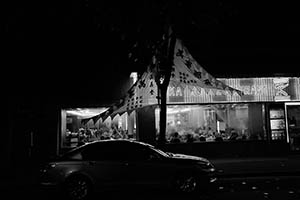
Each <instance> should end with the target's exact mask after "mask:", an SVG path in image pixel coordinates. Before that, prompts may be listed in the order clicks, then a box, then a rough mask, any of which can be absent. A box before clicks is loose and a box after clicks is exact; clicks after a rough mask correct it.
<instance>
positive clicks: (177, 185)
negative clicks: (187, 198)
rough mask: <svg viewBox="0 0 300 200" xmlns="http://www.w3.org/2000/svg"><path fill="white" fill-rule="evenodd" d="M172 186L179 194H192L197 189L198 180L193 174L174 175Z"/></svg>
mask: <svg viewBox="0 0 300 200" xmlns="http://www.w3.org/2000/svg"><path fill="white" fill-rule="evenodd" d="M173 186H174V187H173V188H174V189H175V191H177V192H179V193H181V194H193V193H195V192H197V191H198V188H199V180H198V177H197V176H195V175H193V174H182V175H180V176H176V177H175V179H174V181H173Z"/></svg>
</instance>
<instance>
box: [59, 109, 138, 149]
mask: <svg viewBox="0 0 300 200" xmlns="http://www.w3.org/2000/svg"><path fill="white" fill-rule="evenodd" d="M105 111H106V108H76V109H63V110H62V111H61V145H60V146H61V147H62V148H69V147H76V146H79V145H81V144H84V143H86V142H91V141H95V140H104V139H125V138H126V139H135V138H136V131H135V130H136V117H135V112H132V113H130V115H128V113H124V114H122V115H116V116H115V117H113V119H112V118H111V117H108V118H106V119H105V120H104V121H103V120H102V119H101V118H100V119H97V121H96V120H95V121H94V120H93V118H92V117H93V116H96V115H99V114H100V113H102V112H105Z"/></svg>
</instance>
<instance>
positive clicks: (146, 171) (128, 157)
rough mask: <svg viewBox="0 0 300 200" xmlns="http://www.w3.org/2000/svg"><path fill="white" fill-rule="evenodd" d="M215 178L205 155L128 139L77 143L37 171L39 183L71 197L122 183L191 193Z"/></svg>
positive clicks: (87, 195) (118, 185) (118, 186)
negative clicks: (179, 151)
mask: <svg viewBox="0 0 300 200" xmlns="http://www.w3.org/2000/svg"><path fill="white" fill-rule="evenodd" d="M215 181H216V178H215V168H214V166H213V165H212V164H211V163H210V162H209V161H208V160H207V159H205V158H202V157H196V156H190V155H183V154H173V153H169V152H164V151H162V150H160V149H157V148H155V147H154V146H152V145H150V144H146V143H142V142H138V141H133V140H101V141H95V142H92V143H88V144H85V145H83V146H80V147H77V148H75V149H73V150H71V151H69V152H67V153H66V154H64V155H62V156H60V157H59V158H57V159H56V160H55V161H52V162H49V163H47V164H46V165H45V166H44V167H43V168H42V169H41V176H40V185H41V186H46V187H50V186H52V187H57V188H61V190H62V191H63V192H64V193H65V194H66V195H67V196H68V197H69V198H70V199H76V200H79V199H86V198H88V197H89V196H90V195H91V194H92V193H94V192H98V191H102V190H104V189H109V188H113V189H115V188H122V187H124V186H128V187H131V188H136V187H135V186H145V187H146V186H158V187H160V188H162V187H163V188H170V189H174V190H176V191H178V192H182V193H193V192H196V191H199V188H202V187H200V186H209V185H210V184H212V183H213V182H215ZM147 188H149V187H147Z"/></svg>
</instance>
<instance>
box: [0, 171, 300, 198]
mask: <svg viewBox="0 0 300 200" xmlns="http://www.w3.org/2000/svg"><path fill="white" fill-rule="evenodd" d="M2 189H3V188H2ZM1 191H2V194H1V196H2V197H3V198H2V197H1V199H43V200H48V199H49V200H50V199H57V198H59V199H62V196H61V195H60V194H57V193H53V192H46V191H42V190H40V189H37V188H36V187H29V188H27V187H25V186H24V187H16V188H7V189H5V190H1ZM99 196H102V197H105V198H104V199H120V198H122V199H124V198H125V199H147V200H154V199H155V200H157V199H204V200H223V199H231V200H235V199H236V200H237V199H244V200H253V199H255V200H282V199H285V200H299V199H300V176H299V175H295V176H293V175H291V176H278V177H271V176H269V177H263V176H260V177H239V178H226V179H225V178H224V179H221V180H219V182H218V183H217V185H216V187H215V189H214V190H212V191H205V192H200V193H199V194H198V193H197V194H193V195H190V196H187V195H181V194H180V195H179V194H175V193H172V192H171V191H157V190H155V191H154V190H151V191H147V190H145V191H136V190H135V189H134V188H132V189H130V190H128V189H127V190H124V191H123V190H122V191H110V192H102V193H97V194H95V195H94V196H93V197H92V199H99ZM102 199H103V198H102Z"/></svg>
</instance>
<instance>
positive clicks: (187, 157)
mask: <svg viewBox="0 0 300 200" xmlns="http://www.w3.org/2000/svg"><path fill="white" fill-rule="evenodd" d="M171 158H175V159H184V160H194V161H201V162H206V163H208V162H209V161H208V160H207V159H206V158H203V157H199V156H192V155H186V154H179V153H171Z"/></svg>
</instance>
